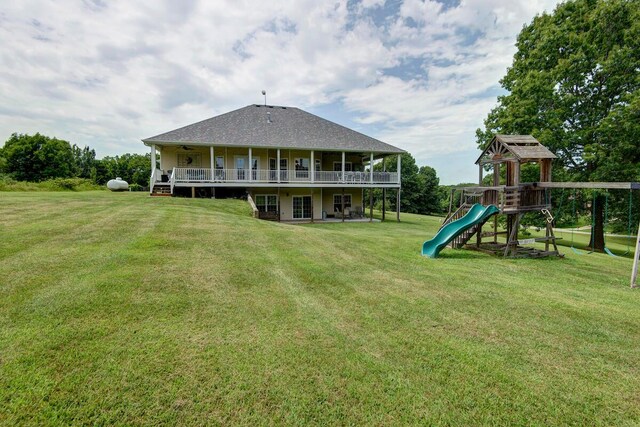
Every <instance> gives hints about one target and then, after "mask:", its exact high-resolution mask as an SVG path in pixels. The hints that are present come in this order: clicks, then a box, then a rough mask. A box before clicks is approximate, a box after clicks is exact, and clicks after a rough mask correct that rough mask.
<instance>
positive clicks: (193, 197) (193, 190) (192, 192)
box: [191, 187, 196, 199]
mask: <svg viewBox="0 0 640 427" xmlns="http://www.w3.org/2000/svg"><path fill="white" fill-rule="evenodd" d="M191 198H192V199H195V198H196V187H191Z"/></svg>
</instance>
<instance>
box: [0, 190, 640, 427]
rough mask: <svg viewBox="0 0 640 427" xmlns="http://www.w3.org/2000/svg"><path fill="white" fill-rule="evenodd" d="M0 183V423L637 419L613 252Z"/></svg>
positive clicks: (627, 321) (623, 287) (625, 276)
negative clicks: (522, 255) (552, 251)
mask: <svg viewBox="0 0 640 427" xmlns="http://www.w3.org/2000/svg"><path fill="white" fill-rule="evenodd" d="M249 213H250V212H249V208H248V206H247V205H246V203H243V202H240V201H235V200H203V199H198V200H191V199H180V198H151V197H148V196H147V195H145V194H140V193H138V194H136V193H119V194H118V193H109V192H85V193H0V233H1V236H2V238H1V239H0V423H2V424H5V425H15V424H29V425H59V424H64V425H68V424H75V425H80V424H99V425H106V424H109V425H111V424H119V425H136V424H138V425H139V424H145V425H148V424H181V425H203V424H222V425H228V424H245V425H256V424H259V425H262V424H317V425H326V424H366V425H369V424H378V425H380V424H408V423H412V424H417V423H419V424H427V425H479V424H492V425H506V424H511V425H541V426H542V425H544V426H548V425H568V424H571V425H581V426H583V425H590V426H591V425H638V424H639V423H640V368H639V363H640V294H639V293H638V291H635V290H631V289H629V287H628V280H629V274H630V269H631V260H630V259H628V258H621V257H618V258H614V257H608V256H606V255H600V254H592V255H589V256H576V255H574V254H573V253H572V252H571V251H566V253H567V256H566V258H565V259H558V258H553V259H543V260H505V259H500V258H494V257H490V256H488V255H484V254H481V253H477V252H473V251H463V250H451V249H446V250H444V251H443V252H442V257H441V258H439V259H436V260H430V259H426V258H423V257H421V256H420V255H419V253H420V245H421V244H422V242H423V241H424V240H425V239H427V238H430V237H431V236H433V234H434V233H435V231H436V230H437V227H438V225H439V222H440V219H439V218H433V217H420V216H414V215H403V216H402V219H403V222H402V223H399V224H398V223H396V222H391V221H389V222H385V223H372V224H371V223H359V224H348V223H345V224H340V223H337V224H322V225H319V224H316V225H305V226H300V225H297V226H296V225H287V224H278V223H272V222H265V221H259V220H255V219H252V218H250V216H249Z"/></svg>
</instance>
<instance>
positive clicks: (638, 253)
mask: <svg viewBox="0 0 640 427" xmlns="http://www.w3.org/2000/svg"><path fill="white" fill-rule="evenodd" d="M639 256H640V225H638V238H637V240H636V251H635V253H634V254H633V270H631V288H636V287H638V285H637V283H636V281H637V279H638V257H639Z"/></svg>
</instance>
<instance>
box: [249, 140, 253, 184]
mask: <svg viewBox="0 0 640 427" xmlns="http://www.w3.org/2000/svg"><path fill="white" fill-rule="evenodd" d="M249 181H253V154H252V151H251V147H249Z"/></svg>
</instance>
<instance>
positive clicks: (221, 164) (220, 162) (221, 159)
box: [216, 156, 224, 169]
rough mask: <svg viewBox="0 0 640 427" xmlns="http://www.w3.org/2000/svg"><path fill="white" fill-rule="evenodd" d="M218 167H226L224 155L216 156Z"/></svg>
mask: <svg viewBox="0 0 640 427" xmlns="http://www.w3.org/2000/svg"><path fill="white" fill-rule="evenodd" d="M216 169H224V156H216Z"/></svg>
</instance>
